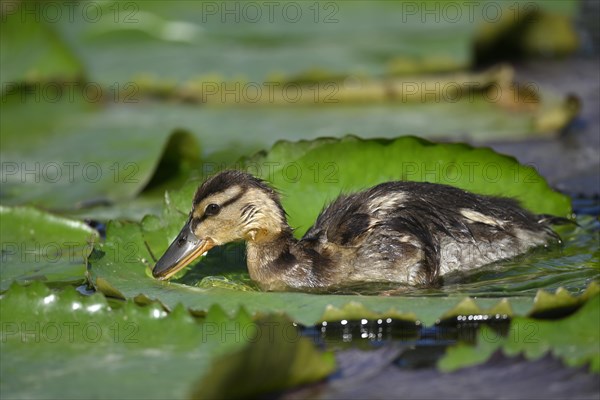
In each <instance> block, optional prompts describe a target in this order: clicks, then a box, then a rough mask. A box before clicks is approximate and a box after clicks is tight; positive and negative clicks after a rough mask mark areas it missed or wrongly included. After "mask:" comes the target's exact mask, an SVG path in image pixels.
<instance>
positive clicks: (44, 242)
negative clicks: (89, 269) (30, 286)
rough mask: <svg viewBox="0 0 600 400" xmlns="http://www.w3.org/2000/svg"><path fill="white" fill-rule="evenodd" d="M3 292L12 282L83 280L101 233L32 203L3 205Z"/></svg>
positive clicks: (0, 210) (0, 212)
mask: <svg viewBox="0 0 600 400" xmlns="http://www.w3.org/2000/svg"><path fill="white" fill-rule="evenodd" d="M0 218H2V224H0V238H1V246H2V266H1V267H0V268H1V270H2V273H1V274H0V276H1V279H0V292H3V291H5V290H7V289H8V287H9V286H10V285H11V283H12V282H15V281H16V282H19V283H30V282H32V281H39V280H41V281H44V282H47V283H50V284H56V283H59V282H60V283H80V282H82V281H83V279H84V274H85V263H86V259H87V256H88V255H89V254H90V252H91V250H92V246H93V244H94V242H95V241H97V240H98V234H97V232H96V231H95V230H93V229H92V228H90V227H89V226H87V225H86V224H84V223H83V222H80V221H75V220H71V219H67V218H63V217H59V216H56V215H53V214H49V213H46V212H44V211H40V210H37V209H35V208H31V207H5V206H0Z"/></svg>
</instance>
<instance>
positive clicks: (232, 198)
mask: <svg viewBox="0 0 600 400" xmlns="http://www.w3.org/2000/svg"><path fill="white" fill-rule="evenodd" d="M284 230H289V226H288V225H287V221H286V218H285V211H284V210H283V207H282V206H281V202H280V200H279V195H278V194H277V192H275V191H274V190H273V189H272V188H271V187H269V186H268V185H266V184H265V183H264V182H263V181H262V180H260V179H257V178H255V177H254V176H252V175H250V174H248V173H245V172H240V171H224V172H221V173H219V174H217V175H214V176H213V177H211V178H209V179H208V180H206V181H205V182H204V183H203V184H202V185H200V187H199V188H198V190H197V191H196V195H195V196H194V201H193V203H192V211H191V212H190V215H189V217H188V220H187V222H186V223H185V225H184V226H183V228H182V229H181V232H180V233H179V235H177V237H176V238H175V240H174V241H173V243H171V245H170V246H169V248H168V249H167V251H166V252H165V254H164V255H163V256H162V257H161V258H160V259H159V260H158V262H157V263H156V265H155V266H154V269H153V271H152V274H153V275H154V277H155V278H159V279H168V278H169V277H171V276H173V275H174V274H175V273H176V272H177V271H180V270H181V269H183V268H185V267H186V266H187V265H189V264H190V263H191V262H192V261H194V260H195V259H196V258H198V257H199V256H200V255H202V254H204V253H205V252H207V251H208V250H210V249H211V248H213V247H214V246H219V245H222V244H225V243H229V242H234V241H239V240H246V241H251V242H268V241H271V240H273V239H274V238H276V237H277V236H279V235H280V234H281V233H282V231H284Z"/></svg>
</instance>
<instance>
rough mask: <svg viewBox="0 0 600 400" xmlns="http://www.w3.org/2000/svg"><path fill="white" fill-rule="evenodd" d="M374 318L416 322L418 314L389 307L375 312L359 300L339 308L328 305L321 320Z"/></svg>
mask: <svg viewBox="0 0 600 400" xmlns="http://www.w3.org/2000/svg"><path fill="white" fill-rule="evenodd" d="M363 318H364V319H372V320H377V319H380V318H394V319H399V320H402V321H407V322H416V320H417V317H416V315H415V314H414V313H413V312H411V313H399V312H397V311H396V310H394V309H389V310H386V311H384V312H373V311H372V310H369V309H368V308H367V307H365V306H364V304H361V303H359V302H357V301H351V302H349V303H347V304H344V306H343V307H341V308H337V307H333V306H331V305H329V306H327V308H326V309H325V312H324V313H323V316H322V317H321V318H320V319H319V321H318V322H321V321H340V320H343V319H346V320H360V319H363Z"/></svg>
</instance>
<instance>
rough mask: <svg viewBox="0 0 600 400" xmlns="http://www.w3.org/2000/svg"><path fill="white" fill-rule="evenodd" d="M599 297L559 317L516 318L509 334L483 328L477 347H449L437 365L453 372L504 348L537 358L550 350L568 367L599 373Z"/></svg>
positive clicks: (513, 353)
mask: <svg viewBox="0 0 600 400" xmlns="http://www.w3.org/2000/svg"><path fill="white" fill-rule="evenodd" d="M598 326H600V296H598V295H596V296H594V297H592V298H591V299H589V300H588V301H587V302H586V303H585V304H584V305H583V306H582V307H581V309H579V310H578V311H577V312H576V313H574V314H573V315H571V316H569V317H567V318H563V319H560V320H551V321H541V320H537V319H532V318H527V317H516V318H514V319H513V320H512V321H511V326H510V328H509V333H508V336H507V337H501V336H499V334H498V333H497V332H494V331H492V330H491V329H488V328H485V327H482V328H481V331H480V333H479V336H478V340H477V345H476V346H468V345H466V344H459V345H457V346H455V347H452V348H450V349H449V350H448V352H447V353H446V355H445V356H444V358H442V359H441V360H440V361H439V363H438V367H439V368H440V369H441V370H443V371H453V370H456V369H458V368H463V367H466V366H471V365H477V364H480V363H482V362H485V361H486V360H488V359H489V358H490V356H491V355H492V354H493V353H494V352H495V351H497V350H498V349H501V350H502V351H503V352H504V354H506V355H509V356H516V355H519V354H524V356H525V357H526V358H528V359H538V358H540V357H542V356H543V355H545V354H546V353H548V352H551V353H552V354H553V355H554V356H556V357H559V358H560V359H562V360H563V361H564V362H565V364H567V365H569V366H583V365H587V366H588V367H589V369H590V370H591V371H594V372H600V351H599V350H600V331H598Z"/></svg>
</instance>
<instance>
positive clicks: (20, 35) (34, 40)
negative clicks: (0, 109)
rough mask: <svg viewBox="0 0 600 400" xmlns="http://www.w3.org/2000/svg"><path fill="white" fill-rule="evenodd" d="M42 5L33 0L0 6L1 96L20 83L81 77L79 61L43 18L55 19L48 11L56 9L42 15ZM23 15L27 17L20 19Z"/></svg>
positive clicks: (49, 23) (73, 80)
mask: <svg viewBox="0 0 600 400" xmlns="http://www.w3.org/2000/svg"><path fill="white" fill-rule="evenodd" d="M42 7H43V3H36V2H33V1H23V2H17V1H14V2H6V3H4V4H3V5H2V24H1V25H0V35H1V36H2V41H1V42H0V69H2V77H1V78H0V82H1V84H2V94H3V95H4V94H5V93H7V92H11V91H13V90H15V89H17V87H18V85H20V84H22V83H24V82H27V83H29V84H31V83H36V82H40V81H42V82H46V81H51V80H52V79H57V80H59V81H71V82H76V81H78V80H79V79H80V77H81V76H82V73H83V66H82V64H81V61H80V60H79V59H78V58H77V56H76V55H75V53H74V52H73V50H72V49H71V48H69V46H68V45H67V44H66V43H65V42H64V41H63V40H62V39H61V37H60V35H59V34H58V33H57V32H56V30H55V29H54V27H53V26H52V25H53V24H52V22H51V21H49V20H45V17H46V16H47V17H49V18H50V19H54V18H56V16H57V15H58V14H55V13H54V14H52V11H54V12H56V9H54V10H49V11H48V12H49V14H46V13H44V11H43V10H42ZM49 8H50V9H52V8H53V7H49ZM59 12H60V10H59ZM25 15H27V16H28V17H27V18H24V16H25ZM36 16H37V18H36ZM42 20H44V21H42ZM54 22H56V21H54Z"/></svg>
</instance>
